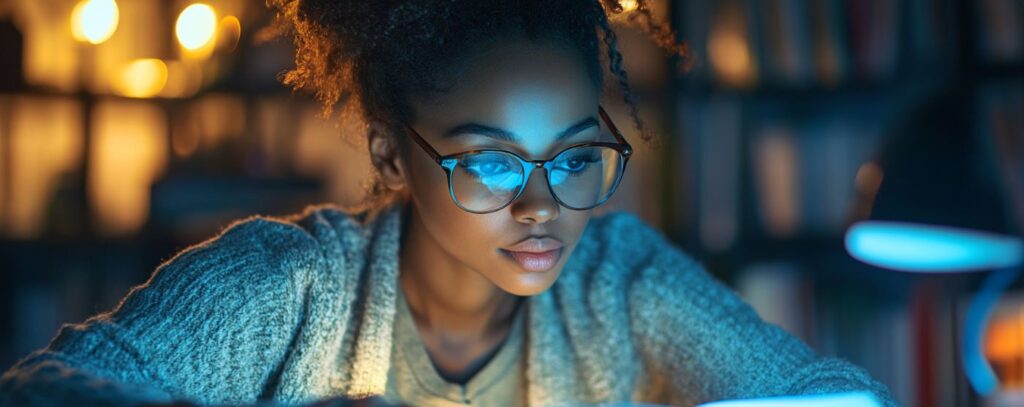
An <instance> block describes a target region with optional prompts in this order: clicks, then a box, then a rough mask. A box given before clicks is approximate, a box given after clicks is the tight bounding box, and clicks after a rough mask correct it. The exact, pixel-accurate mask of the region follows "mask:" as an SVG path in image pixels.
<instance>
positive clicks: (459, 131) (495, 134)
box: [444, 116, 598, 141]
mask: <svg viewBox="0 0 1024 407" xmlns="http://www.w3.org/2000/svg"><path fill="white" fill-rule="evenodd" d="M597 125H598V124H597V119H595V118H594V117H593V116H591V117H588V118H586V119H583V120H580V121H579V122H578V123H576V124H574V125H572V126H569V128H567V129H565V130H562V132H561V133H558V136H557V137H556V138H555V140H562V139H566V138H569V137H572V136H573V135H575V134H576V133H579V132H581V131H583V130H586V129H588V128H590V127H593V126H597ZM467 134H478V135H481V136H485V137H490V138H494V139H498V140H504V141H516V140H518V137H516V135H515V134H514V133H512V132H510V131H508V130H505V129H501V128H497V127H492V126H487V125H484V124H480V123H464V124H460V125H458V126H455V127H452V128H451V130H448V131H446V132H444V137H446V138H447V137H456V136H461V135H467Z"/></svg>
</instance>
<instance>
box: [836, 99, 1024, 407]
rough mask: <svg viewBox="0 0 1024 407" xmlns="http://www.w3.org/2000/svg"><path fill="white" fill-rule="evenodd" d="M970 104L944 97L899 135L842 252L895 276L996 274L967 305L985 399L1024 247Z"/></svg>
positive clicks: (968, 342)
mask: <svg viewBox="0 0 1024 407" xmlns="http://www.w3.org/2000/svg"><path fill="white" fill-rule="evenodd" d="M972 100H973V95H971V94H970V93H967V92H964V91H960V90H953V91H948V92H944V93H941V94H939V95H937V96H935V97H933V98H930V99H929V100H928V101H927V103H925V104H923V105H922V106H921V107H920V108H919V109H918V110H916V111H915V112H912V113H911V114H910V115H909V116H908V117H907V120H906V121H904V122H902V123H900V124H899V125H898V126H897V127H895V128H894V129H893V131H894V133H893V135H894V137H892V138H891V139H892V140H893V141H892V143H891V144H890V145H888V146H886V148H885V149H884V150H883V151H882V156H881V157H880V164H881V167H882V169H883V172H884V178H883V180H882V183H881V187H880V188H879V189H878V191H877V195H876V196H875V197H874V199H873V202H872V204H869V205H868V206H869V207H872V210H871V215H870V218H869V220H866V221H863V222H858V223H855V224H854V225H853V226H852V227H850V228H849V229H848V231H847V233H846V238H845V244H846V249H847V252H848V253H849V254H850V255H851V256H852V257H854V258H856V259H858V260H860V261H862V262H864V263H867V264H870V265H873V266H877V267H881V268H885V269H890V270H897V271H903V272H914V273H964V272H987V271H991V273H990V274H989V275H988V276H986V279H985V281H984V282H983V283H982V287H981V289H980V291H979V292H978V293H977V295H976V296H975V297H974V299H973V300H972V302H971V304H970V305H969V308H968V311H967V315H966V321H965V324H964V328H963V332H962V335H963V341H962V346H963V347H962V352H961V353H962V355H961V357H962V360H963V365H964V370H965V373H966V376H967V379H968V381H969V382H970V384H971V386H972V387H973V388H974V389H975V391H977V392H978V393H979V394H981V395H984V396H989V395H992V394H993V393H995V391H996V390H997V389H998V387H999V381H998V379H997V378H996V376H995V373H993V371H992V368H991V366H989V364H988V362H987V361H986V359H985V357H984V355H983V353H982V345H983V343H984V333H985V326H986V325H987V323H988V318H989V314H990V312H991V310H992V308H993V307H994V305H995V304H996V302H997V300H998V298H999V296H1000V295H1001V293H1002V292H1003V291H1004V290H1005V289H1006V288H1008V287H1009V286H1010V285H1011V284H1012V283H1013V282H1014V280H1016V278H1017V276H1018V275H1019V274H1020V268H1021V265H1022V263H1024V241H1022V240H1021V238H1020V237H1018V236H1014V235H1013V233H1011V232H1010V231H1009V228H1010V227H1009V225H1010V223H1011V221H1010V216H1009V212H1011V211H1009V210H1008V209H1009V206H1008V204H1007V203H1006V202H1007V201H1006V200H1004V199H1003V195H1002V194H1001V188H999V182H1000V181H999V180H1000V177H999V173H998V171H996V165H995V164H996V162H997V160H996V157H995V154H994V151H992V149H991V148H990V145H986V144H985V141H984V140H985V139H984V138H979V137H976V136H975V133H976V125H974V124H973V120H972V114H973V113H974V112H972V111H971V108H972V107H973V104H971V103H970V102H971V101H972ZM867 198H868V199H871V198H872V197H867Z"/></svg>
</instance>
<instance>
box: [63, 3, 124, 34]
mask: <svg viewBox="0 0 1024 407" xmlns="http://www.w3.org/2000/svg"><path fill="white" fill-rule="evenodd" d="M119 14H120V13H119V12H118V9H117V3H116V2H114V0H83V1H81V2H79V3H78V4H76V5H75V8H74V9H73V10H72V11H71V35H73V36H74V37H75V39H76V40H78V41H82V42H89V43H91V44H100V43H102V42H104V41H106V40H107V39H109V38H110V36H112V35H114V31H116V30H117V22H118V18H119Z"/></svg>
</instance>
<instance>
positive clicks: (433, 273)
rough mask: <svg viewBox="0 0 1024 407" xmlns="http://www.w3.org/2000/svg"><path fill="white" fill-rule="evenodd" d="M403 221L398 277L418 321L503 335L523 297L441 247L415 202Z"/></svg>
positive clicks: (433, 328)
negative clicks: (504, 288)
mask: <svg viewBox="0 0 1024 407" xmlns="http://www.w3.org/2000/svg"><path fill="white" fill-rule="evenodd" d="M411 206H412V205H411ZM404 223H405V229H406V230H405V233H403V237H402V244H401V253H400V261H399V282H400V285H401V289H402V291H403V292H404V293H405V297H406V302H407V303H408V305H409V310H410V311H411V312H412V314H413V317H414V319H415V320H416V323H417V325H418V327H419V328H420V329H421V330H423V331H425V332H428V333H435V334H443V335H444V336H447V337H460V338H465V339H467V340H470V339H486V338H489V337H494V336H501V335H502V334H503V333H504V332H505V331H506V330H507V328H508V327H509V326H510V325H511V322H512V319H513V316H514V313H515V310H516V307H517V305H518V304H519V301H520V297H518V296H515V295H512V294H509V293H507V292H505V291H504V290H502V289H501V288H500V287H498V286H497V285H495V284H494V283H492V282H491V281H490V280H488V279H487V278H486V277H484V276H483V275H481V274H480V273H478V272H476V271H475V270H473V269H471V268H469V267H468V266H466V265H465V264H463V263H462V262H460V261H459V260H458V259H456V258H455V257H454V256H452V254H451V253H449V252H447V251H446V250H444V249H443V248H442V247H440V245H439V244H438V242H437V241H436V240H434V238H433V237H432V236H431V235H430V234H429V233H428V231H427V230H426V228H425V225H424V224H423V222H422V217H420V215H419V213H418V212H417V210H416V209H415V207H413V208H410V210H409V213H408V215H407V216H406V222H404Z"/></svg>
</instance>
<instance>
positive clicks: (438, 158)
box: [405, 125, 441, 164]
mask: <svg viewBox="0 0 1024 407" xmlns="http://www.w3.org/2000/svg"><path fill="white" fill-rule="evenodd" d="M405 128H406V130H408V132H409V136H410V137H412V141H415V142H416V144H419V145H420V147H421V148H423V151H426V152H427V154H429V155H430V158H433V159H434V162H436V163H438V164H440V163H441V154H440V153H438V152H437V150H434V147H431V146H430V144H427V141H426V140H424V139H423V137H420V134H419V133H417V132H416V130H415V129H413V128H412V127H410V126H409V125H406V126H405Z"/></svg>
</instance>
